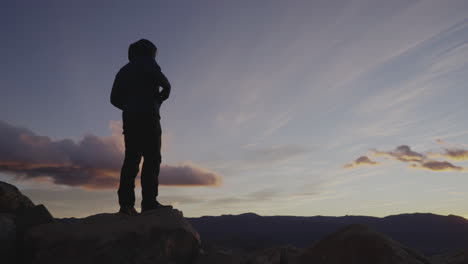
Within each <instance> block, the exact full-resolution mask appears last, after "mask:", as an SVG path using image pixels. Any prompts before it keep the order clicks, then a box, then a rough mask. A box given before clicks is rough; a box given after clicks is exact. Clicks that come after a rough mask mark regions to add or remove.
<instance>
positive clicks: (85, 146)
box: [0, 121, 221, 189]
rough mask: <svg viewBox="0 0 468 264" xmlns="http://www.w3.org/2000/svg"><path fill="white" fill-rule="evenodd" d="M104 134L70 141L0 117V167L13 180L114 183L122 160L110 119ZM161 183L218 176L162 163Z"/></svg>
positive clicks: (199, 182)
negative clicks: (13, 124) (17, 124)
mask: <svg viewBox="0 0 468 264" xmlns="http://www.w3.org/2000/svg"><path fill="white" fill-rule="evenodd" d="M111 130H112V131H113V132H112V134H111V136H109V137H98V136H95V135H86V136H85V137H84V138H83V139H82V140H81V141H79V142H78V143H75V142H74V141H72V140H70V139H63V140H52V139H50V138H49V137H46V136H39V135H36V134H35V133H34V132H32V131H30V130H28V129H25V128H20V127H15V126H12V125H10V124H8V123H6V122H3V121H0V171H1V172H4V173H8V174H11V175H14V176H15V177H17V178H19V179H41V178H44V177H46V178H50V179H51V180H52V182H53V183H55V184H62V185H69V186H80V187H85V188H91V189H105V188H115V187H116V186H118V184H119V174H120V166H121V163H122V161H123V146H122V141H123V139H122V135H121V133H118V132H117V131H120V130H119V129H118V125H117V124H116V123H111ZM159 181H160V184H161V185H173V186H216V185H219V184H220V183H221V176H220V175H218V174H217V173H215V172H211V171H209V170H207V169H204V168H201V167H199V166H196V165H194V164H190V163H188V164H183V165H177V166H172V165H162V166H161V172H160V176H159Z"/></svg>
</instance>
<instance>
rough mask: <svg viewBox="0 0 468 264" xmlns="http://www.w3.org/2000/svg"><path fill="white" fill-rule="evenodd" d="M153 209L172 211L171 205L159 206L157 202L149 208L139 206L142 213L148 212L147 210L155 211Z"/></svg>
mask: <svg viewBox="0 0 468 264" xmlns="http://www.w3.org/2000/svg"><path fill="white" fill-rule="evenodd" d="M155 209H172V205H163V204H160V203H159V202H158V201H154V203H153V204H151V205H149V206H146V205H142V206H141V211H142V212H144V211H148V210H155Z"/></svg>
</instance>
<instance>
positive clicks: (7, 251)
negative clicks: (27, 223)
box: [0, 213, 17, 263]
mask: <svg viewBox="0 0 468 264" xmlns="http://www.w3.org/2000/svg"><path fill="white" fill-rule="evenodd" d="M16 241H17V240H16V225H15V216H14V215H13V214H2V213H0V258H1V260H0V262H1V263H14V262H15V259H16Z"/></svg>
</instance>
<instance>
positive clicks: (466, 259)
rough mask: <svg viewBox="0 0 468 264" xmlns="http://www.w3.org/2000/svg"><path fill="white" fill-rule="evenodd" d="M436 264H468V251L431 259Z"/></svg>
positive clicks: (436, 256)
mask: <svg viewBox="0 0 468 264" xmlns="http://www.w3.org/2000/svg"><path fill="white" fill-rule="evenodd" d="M431 260H432V262H433V263H434V264H468V249H465V250H462V251H459V252H456V253H448V254H442V255H435V256H432V257H431Z"/></svg>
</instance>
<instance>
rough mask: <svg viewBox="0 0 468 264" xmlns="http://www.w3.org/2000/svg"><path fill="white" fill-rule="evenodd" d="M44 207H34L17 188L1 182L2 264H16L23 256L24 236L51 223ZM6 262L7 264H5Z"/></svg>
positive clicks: (0, 228) (0, 229) (0, 253)
mask: <svg viewBox="0 0 468 264" xmlns="http://www.w3.org/2000/svg"><path fill="white" fill-rule="evenodd" d="M52 221H53V217H52V215H51V214H50V213H49V211H48V210H47V208H45V206H44V205H37V206H36V205H34V203H33V202H31V200H30V199H29V198H28V197H27V196H25V195H23V194H22V193H21V192H20V191H19V190H18V188H16V186H14V185H11V184H8V183H6V182H2V181H0V256H1V261H2V263H15V262H17V261H19V260H18V259H19V258H18V256H21V255H22V254H21V251H20V249H21V248H22V244H23V234H24V233H25V232H26V231H27V230H28V229H29V228H31V227H34V226H37V225H40V224H44V223H51V222H52ZM3 261H5V262H3Z"/></svg>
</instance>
